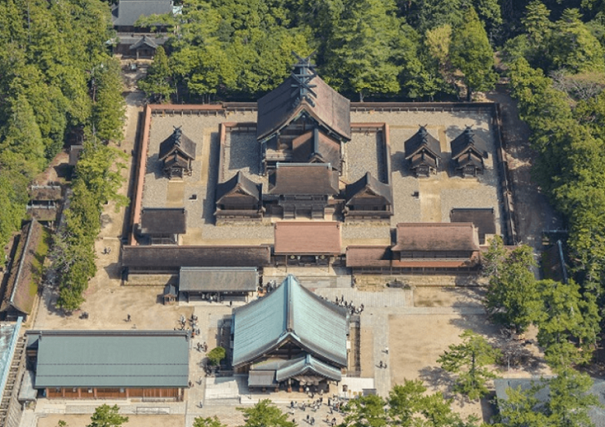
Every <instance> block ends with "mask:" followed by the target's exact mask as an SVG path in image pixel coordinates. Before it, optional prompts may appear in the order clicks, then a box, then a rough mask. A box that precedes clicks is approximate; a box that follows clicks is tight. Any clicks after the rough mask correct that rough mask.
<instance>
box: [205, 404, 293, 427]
mask: <svg viewBox="0 0 605 427" xmlns="http://www.w3.org/2000/svg"><path fill="white" fill-rule="evenodd" d="M237 410H238V411H241V412H242V413H243V414H244V420H245V423H244V427H296V423H295V422H293V421H288V415H287V414H284V413H283V412H282V411H281V410H280V409H279V408H277V407H276V406H275V405H274V404H273V403H271V401H270V400H269V399H264V400H261V401H259V402H258V403H257V404H256V405H254V406H253V407H252V408H237ZM213 427H214V426H213Z"/></svg>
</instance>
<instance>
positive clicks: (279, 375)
mask: <svg viewBox="0 0 605 427" xmlns="http://www.w3.org/2000/svg"><path fill="white" fill-rule="evenodd" d="M309 372H313V373H314V374H317V375H319V376H322V377H324V378H327V379H330V380H332V381H340V380H341V379H342V374H341V372H340V369H337V368H335V367H333V366H330V365H328V364H326V363H323V362H322V361H320V360H317V359H315V358H314V357H313V356H311V355H310V354H307V355H306V356H305V357H301V358H300V359H298V360H296V361H294V362H293V363H288V364H284V366H282V367H280V368H279V369H278V370H277V371H275V380H276V381H277V382H282V381H286V380H287V379H288V378H292V377H295V376H297V375H303V374H308V373H309Z"/></svg>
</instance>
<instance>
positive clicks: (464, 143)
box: [450, 126, 487, 160]
mask: <svg viewBox="0 0 605 427" xmlns="http://www.w3.org/2000/svg"><path fill="white" fill-rule="evenodd" d="M450 145H451V147H452V160H456V159H458V158H459V157H461V156H462V155H464V154H467V153H468V152H469V151H470V152H472V153H474V154H475V155H476V156H477V157H478V158H479V159H481V158H482V157H483V158H487V150H486V148H485V141H483V140H482V139H481V138H479V137H478V136H477V135H476V134H475V131H474V130H473V129H472V128H471V127H470V126H467V127H466V129H464V131H463V132H462V133H461V134H460V135H458V136H457V137H456V138H454V139H453V140H452V142H450Z"/></svg>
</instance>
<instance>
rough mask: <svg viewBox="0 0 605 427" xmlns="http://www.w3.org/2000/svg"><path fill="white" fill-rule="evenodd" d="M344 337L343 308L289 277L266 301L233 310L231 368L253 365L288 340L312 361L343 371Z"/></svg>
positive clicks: (345, 339) (346, 331)
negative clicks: (337, 367)
mask: <svg viewBox="0 0 605 427" xmlns="http://www.w3.org/2000/svg"><path fill="white" fill-rule="evenodd" d="M347 334H348V316H347V310H346V309H345V308H344V307H338V306H336V305H334V304H332V303H330V302H328V301H325V300H323V299H321V298H320V297H318V296H317V295H315V294H313V293H312V292H311V291H309V290H307V289H305V288H304V287H303V286H302V285H301V284H300V283H299V282H298V281H297V280H296V278H295V277H294V276H292V275H288V277H286V279H285V280H284V281H283V282H282V284H281V285H280V286H279V287H277V289H275V290H273V291H272V292H271V293H269V294H268V295H267V296H266V297H264V298H261V299H259V300H256V301H254V302H252V303H250V304H247V305H245V306H243V307H238V308H236V309H235V310H234V311H233V366H235V367H238V366H241V365H244V364H247V363H251V362H254V361H255V360H256V359H258V358H260V357H262V356H264V355H267V354H269V353H271V352H272V351H274V350H276V349H278V348H279V347H280V346H281V345H283V344H285V343H286V342H292V343H294V344H296V345H298V346H300V347H301V348H302V349H304V350H305V351H307V352H308V353H309V354H312V355H313V356H314V357H317V358H319V359H321V360H323V361H325V362H329V363H332V364H334V365H336V366H339V367H345V366H347Z"/></svg>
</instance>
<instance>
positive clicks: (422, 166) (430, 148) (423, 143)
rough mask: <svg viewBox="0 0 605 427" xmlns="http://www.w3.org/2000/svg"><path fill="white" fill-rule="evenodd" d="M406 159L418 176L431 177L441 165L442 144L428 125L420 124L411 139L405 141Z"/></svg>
mask: <svg viewBox="0 0 605 427" xmlns="http://www.w3.org/2000/svg"><path fill="white" fill-rule="evenodd" d="M405 160H407V161H408V163H409V166H410V169H411V170H412V171H414V174H415V175H416V176H417V177H429V176H430V175H431V174H435V173H437V172H438V171H439V168H440V166H441V145H440V144H439V141H438V140H437V139H436V138H435V137H434V136H432V135H431V134H430V133H429V132H428V131H427V130H426V126H420V129H419V130H418V132H416V133H415V134H414V135H413V136H412V137H411V138H410V139H408V140H407V141H405Z"/></svg>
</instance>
